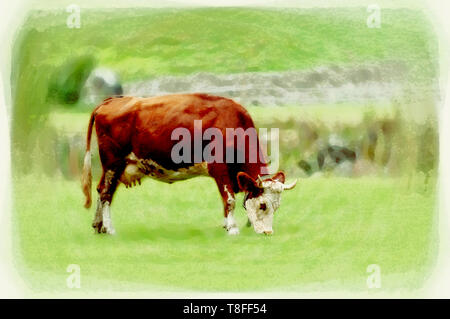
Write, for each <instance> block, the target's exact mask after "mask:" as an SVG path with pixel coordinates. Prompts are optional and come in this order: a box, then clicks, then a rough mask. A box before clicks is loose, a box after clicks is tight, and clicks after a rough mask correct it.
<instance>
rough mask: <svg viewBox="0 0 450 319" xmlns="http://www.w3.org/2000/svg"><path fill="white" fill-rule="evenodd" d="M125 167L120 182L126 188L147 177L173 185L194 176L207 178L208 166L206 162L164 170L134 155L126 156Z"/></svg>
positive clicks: (153, 162)
mask: <svg viewBox="0 0 450 319" xmlns="http://www.w3.org/2000/svg"><path fill="white" fill-rule="evenodd" d="M127 162H128V164H127V166H126V167H125V170H124V172H123V173H122V175H121V177H120V181H121V182H122V183H123V184H125V185H126V186H127V187H129V186H134V185H136V182H138V183H140V181H141V179H142V178H144V177H145V176H149V177H151V178H153V179H157V180H159V181H162V182H166V183H173V182H176V181H180V180H185V179H189V178H192V177H195V176H199V175H203V176H208V175H209V173H208V165H207V163H206V162H202V163H195V164H194V165H192V166H189V167H186V168H180V169H178V170H176V171H175V170H169V169H165V168H164V167H162V166H161V165H159V164H158V163H157V162H155V161H153V160H152V159H140V158H138V157H136V155H135V154H134V153H130V154H129V155H128V156H127Z"/></svg>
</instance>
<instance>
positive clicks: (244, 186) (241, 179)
mask: <svg viewBox="0 0 450 319" xmlns="http://www.w3.org/2000/svg"><path fill="white" fill-rule="evenodd" d="M237 181H238V184H239V189H240V190H241V191H245V192H249V193H254V192H256V191H258V189H259V188H260V187H259V186H258V183H257V182H256V181H255V180H254V179H253V178H251V177H250V176H249V175H248V174H247V173H244V172H239V173H238V174H237Z"/></svg>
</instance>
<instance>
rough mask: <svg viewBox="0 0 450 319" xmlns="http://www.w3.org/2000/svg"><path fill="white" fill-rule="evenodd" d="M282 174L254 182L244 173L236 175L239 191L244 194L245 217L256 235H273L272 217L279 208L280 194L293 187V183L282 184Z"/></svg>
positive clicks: (283, 178)
mask: <svg viewBox="0 0 450 319" xmlns="http://www.w3.org/2000/svg"><path fill="white" fill-rule="evenodd" d="M284 180H285V177H284V173H283V172H278V173H277V174H275V176H274V177H272V178H270V179H266V180H264V181H262V180H256V181H255V180H254V179H252V178H251V177H250V176H249V175H247V174H245V173H242V172H241V173H239V174H238V182H239V187H240V188H241V190H244V191H245V192H246V195H245V199H244V207H245V209H246V211H247V217H248V220H249V221H250V223H251V224H252V226H253V229H254V230H255V232H256V233H258V234H263V233H264V234H267V235H269V234H272V233H273V227H272V224H273V216H274V213H275V211H276V210H277V209H278V207H280V201H281V193H282V192H283V190H286V189H292V188H294V187H295V184H296V183H295V182H294V183H292V184H291V185H286V184H284Z"/></svg>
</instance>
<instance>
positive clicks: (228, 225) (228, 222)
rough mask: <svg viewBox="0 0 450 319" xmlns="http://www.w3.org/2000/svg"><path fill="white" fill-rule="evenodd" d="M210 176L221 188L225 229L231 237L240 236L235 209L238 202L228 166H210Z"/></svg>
mask: <svg viewBox="0 0 450 319" xmlns="http://www.w3.org/2000/svg"><path fill="white" fill-rule="evenodd" d="M209 174H210V175H211V176H212V177H213V178H214V180H215V181H216V184H217V187H218V188H219V192H220V195H221V197H222V202H223V207H224V216H225V218H224V224H223V227H224V228H225V229H226V230H227V232H228V234H229V235H238V234H239V228H238V227H237V223H236V221H235V219H234V208H235V206H236V200H235V196H234V191H233V186H232V184H231V180H230V177H229V175H228V171H227V168H226V165H214V164H212V165H211V164H210V166H209Z"/></svg>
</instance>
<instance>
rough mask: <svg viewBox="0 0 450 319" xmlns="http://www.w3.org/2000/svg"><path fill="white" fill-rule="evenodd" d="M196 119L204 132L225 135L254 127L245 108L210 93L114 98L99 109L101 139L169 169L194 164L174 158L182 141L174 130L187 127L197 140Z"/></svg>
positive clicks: (98, 125) (98, 121)
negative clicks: (213, 130) (216, 131)
mask: <svg viewBox="0 0 450 319" xmlns="http://www.w3.org/2000/svg"><path fill="white" fill-rule="evenodd" d="M195 120H201V121H202V129H203V131H204V130H205V129H207V128H210V127H214V128H218V129H219V130H220V131H221V132H222V134H223V136H225V132H226V128H243V129H247V128H249V127H254V124H253V121H252V119H251V117H250V115H249V114H248V112H247V111H246V110H245V108H244V107H242V106H241V105H239V104H238V103H236V102H234V101H232V100H230V99H227V98H223V97H217V96H211V95H207V94H175V95H167V96H158V97H150V98H137V97H120V98H111V99H107V100H105V101H104V103H103V104H102V105H100V106H99V107H98V109H97V111H96V127H97V135H98V137H99V138H100V139H101V138H102V136H103V138H104V139H111V140H113V141H114V143H116V144H117V147H119V148H121V150H122V152H123V155H124V156H126V155H128V154H129V153H131V152H133V153H134V154H135V155H136V156H137V157H138V158H151V159H152V160H154V161H156V162H158V163H160V164H161V165H163V166H164V167H166V168H169V169H176V168H178V167H185V166H189V165H190V164H189V163H179V164H176V163H174V162H173V161H172V159H171V157H170V155H171V151H172V148H173V146H174V145H175V144H177V143H178V142H179V141H178V140H176V139H172V133H173V131H174V130H175V129H177V128H184V129H187V130H189V132H190V136H191V138H192V139H193V138H194V121H195ZM202 134H203V132H202ZM191 145H193V140H192V143H191Z"/></svg>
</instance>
